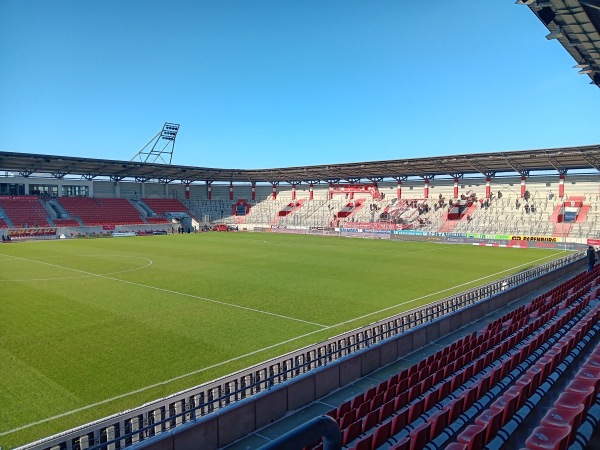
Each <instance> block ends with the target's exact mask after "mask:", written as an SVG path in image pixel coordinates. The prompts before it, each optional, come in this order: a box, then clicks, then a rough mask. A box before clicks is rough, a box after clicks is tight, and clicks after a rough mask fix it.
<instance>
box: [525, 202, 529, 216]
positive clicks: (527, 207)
mask: <svg viewBox="0 0 600 450" xmlns="http://www.w3.org/2000/svg"><path fill="white" fill-rule="evenodd" d="M525 213H527V214H529V205H528V204H527V203H525Z"/></svg>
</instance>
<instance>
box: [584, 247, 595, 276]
mask: <svg viewBox="0 0 600 450" xmlns="http://www.w3.org/2000/svg"><path fill="white" fill-rule="evenodd" d="M585 253H586V256H587V261H588V272H591V271H592V269H593V268H594V265H595V264H596V250H595V249H594V247H592V246H591V245H590V246H589V247H588V249H587V251H586V252H585Z"/></svg>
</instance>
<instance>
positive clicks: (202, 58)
mask: <svg viewBox="0 0 600 450" xmlns="http://www.w3.org/2000/svg"><path fill="white" fill-rule="evenodd" d="M546 34H547V30H546V29H545V27H543V26H542V24H541V23H540V22H539V20H538V19H537V18H536V17H535V16H534V15H533V14H532V13H531V11H530V10H529V9H528V8H527V7H525V6H518V5H515V4H514V0H482V1H477V2H473V1H466V0H453V1H448V0H431V1H428V2H407V1H399V0H380V1H366V0H363V1H356V0H302V1H300V0H270V1H261V0H256V1H253V0H220V1H217V0H214V1H202V0H198V1H191V0H190V1H171V2H165V1H161V2H158V1H152V0H148V1H141V0H128V1H114V0H106V1H102V2H88V1H79V0H70V1H65V0H56V1H42V0H31V1H22V0H2V1H1V2H0V150H2V151H13V152H26V153H42V154H53V155H66V156H78V157H91V158H107V159H119V160H129V159H131V158H132V157H133V156H134V155H135V154H136V152H137V151H138V150H140V149H141V148H142V147H143V146H144V144H146V143H147V142H148V141H149V140H150V138H151V137H152V136H153V135H154V134H156V133H157V132H158V131H159V130H160V129H161V127H162V125H163V123H164V122H174V123H179V124H181V129H180V132H179V135H178V137H177V141H176V147H175V152H174V156H173V163H174V164H182V165H194V166H205V167H219V168H244V169H245V168H273V167H288V166H301V165H315V164H327V163H344V162H358V161H372V160H385V159H397V158H413V157H423V156H439V155H446V154H457V153H460V154H462V153H474V152H486V151H507V150H524V149H537V148H547V147H564V146H573V145H589V144H598V143H600V127H599V126H598V106H599V103H600V90H599V89H598V88H597V87H595V86H593V85H589V81H590V80H589V78H588V77H587V76H580V75H578V74H577V70H576V69H573V68H572V66H573V65H575V62H574V61H573V59H572V58H571V57H570V56H569V55H568V53H567V52H566V51H565V50H564V48H563V47H562V46H561V45H560V44H559V43H558V42H555V41H547V40H546V39H545V37H544V36H545V35H546Z"/></svg>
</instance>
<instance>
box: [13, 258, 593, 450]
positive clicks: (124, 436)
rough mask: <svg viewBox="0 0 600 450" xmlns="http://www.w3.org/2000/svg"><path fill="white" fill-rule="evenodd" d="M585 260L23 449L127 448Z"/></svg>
mask: <svg viewBox="0 0 600 450" xmlns="http://www.w3.org/2000/svg"><path fill="white" fill-rule="evenodd" d="M582 258H583V254H582V253H573V254H571V255H569V256H566V257H564V258H561V259H559V260H554V261H551V262H549V263H546V264H544V265H541V266H537V267H534V268H532V269H529V270H527V271H524V272H520V273H518V274H515V275H512V276H510V277H507V278H503V279H501V280H498V281H495V282H493V283H489V284H487V285H485V286H482V287H479V288H475V289H471V290H469V291H465V292H462V293H460V294H457V295H454V296H452V297H448V298H445V299H442V300H438V301H436V302H434V303H432V304H429V305H426V306H422V307H419V308H415V309H412V310H410V311H405V312H403V313H400V314H398V315H396V316H392V317H390V318H387V319H384V320H382V321H379V322H377V323H374V324H371V325H368V326H366V327H363V328H360V329H356V330H353V331H349V332H346V333H343V334H341V335H338V336H335V337H333V338H330V339H329V340H327V341H325V342H322V343H319V344H314V345H312V346H308V347H305V348H303V349H299V350H296V351H294V352H291V353H289V354H287V355H283V356H281V357H278V358H274V359H272V360H270V361H267V362H265V363H262V364H259V365H257V366H254V367H251V368H249V369H246V370H244V371H241V372H238V373H235V374H232V375H229V376H227V377H223V378H221V379H218V380H215V381H212V382H209V383H206V384H204V385H200V386H197V387H195V388H192V389H189V390H187V391H183V392H180V393H178V394H174V395H173V396H171V397H168V398H164V399H161V400H157V401H155V402H152V403H149V404H146V405H144V406H142V407H139V408H136V409H135V410H130V411H127V412H124V413H119V414H116V415H114V416H111V417H108V418H105V419H101V420H98V421H95V422H92V423H90V424H87V425H83V426H80V427H77V428H75V429H72V430H69V431H66V432H63V433H60V434H57V435H55V436H51V437H49V438H45V439H42V440H39V441H37V442H33V443H31V444H28V445H25V446H22V447H19V449H23V450H24V449H36V450H38V449H39V450H119V449H122V448H125V447H127V446H130V445H132V444H135V443H138V442H140V441H143V440H145V439H148V438H150V437H153V436H156V435H158V434H160V433H163V432H165V431H169V430H170V429H172V428H175V427H177V426H179V425H182V424H184V423H188V422H192V421H194V420H196V419H198V418H201V417H203V416H206V415H208V414H211V413H213V412H215V411H217V410H219V409H221V408H224V407H226V406H228V405H230V404H233V403H235V402H237V401H240V400H243V399H245V398H248V397H251V396H253V395H255V394H257V393H260V392H263V391H265V390H268V389H270V388H271V387H273V386H276V385H278V384H281V383H284V382H286V381H287V380H290V379H293V378H295V377H298V376H300V375H302V374H304V373H306V372H309V371H311V370H314V369H316V368H318V367H322V366H325V365H327V364H329V363H331V362H335V361H337V360H339V359H340V358H343V357H345V356H347V355H349V354H352V353H355V352H357V351H359V350H361V349H364V348H368V347H371V346H373V345H375V344H377V343H379V342H381V341H383V340H386V339H389V338H392V337H395V336H398V335H401V334H402V333H405V332H406V331H409V330H411V329H413V328H415V327H417V326H420V325H423V324H426V323H429V322H431V321H432V320H435V319H438V318H440V317H442V316H444V315H446V314H449V313H452V312H455V311H458V310H460V309H462V308H464V307H466V306H469V305H472V304H474V303H477V302H479V301H482V300H484V299H486V298H489V297H491V296H493V295H495V294H498V293H500V292H502V291H504V290H506V289H509V288H511V287H514V286H517V285H519V284H522V283H523V282H525V281H527V280H532V279H534V278H536V277H538V276H540V275H543V274H546V273H549V272H552V271H554V270H556V269H559V268H561V267H563V266H566V265H568V264H571V263H574V262H576V261H577V260H580V259H582ZM19 449H17V450H19Z"/></svg>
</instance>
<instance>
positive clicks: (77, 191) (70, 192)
mask: <svg viewBox="0 0 600 450" xmlns="http://www.w3.org/2000/svg"><path fill="white" fill-rule="evenodd" d="M89 193H90V188H89V187H88V186H68V185H65V186H63V187H62V196H63V197H88V196H89Z"/></svg>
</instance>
